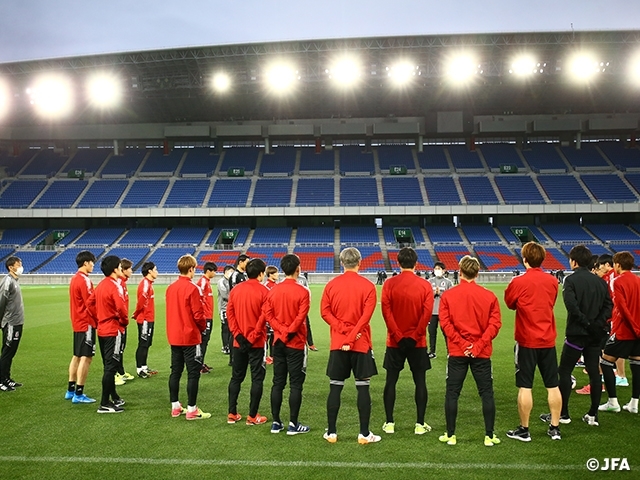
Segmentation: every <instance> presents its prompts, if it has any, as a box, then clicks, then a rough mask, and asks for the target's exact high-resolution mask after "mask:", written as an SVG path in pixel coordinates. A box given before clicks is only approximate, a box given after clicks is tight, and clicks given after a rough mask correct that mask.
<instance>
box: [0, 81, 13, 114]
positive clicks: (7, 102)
mask: <svg viewBox="0 0 640 480" xmlns="http://www.w3.org/2000/svg"><path fill="white" fill-rule="evenodd" d="M10 106H11V90H10V89H9V84H8V83H7V82H6V81H4V80H3V79H0V120H2V119H3V118H4V117H5V116H6V115H7V113H9V108H10Z"/></svg>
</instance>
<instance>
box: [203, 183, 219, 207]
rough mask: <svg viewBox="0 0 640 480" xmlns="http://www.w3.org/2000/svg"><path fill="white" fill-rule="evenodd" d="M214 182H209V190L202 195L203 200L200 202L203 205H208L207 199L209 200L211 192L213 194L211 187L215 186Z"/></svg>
mask: <svg viewBox="0 0 640 480" xmlns="http://www.w3.org/2000/svg"><path fill="white" fill-rule="evenodd" d="M215 183H216V182H215V181H210V182H209V188H208V189H207V193H205V194H204V200H203V202H202V204H203V205H205V206H206V205H209V199H210V198H211V192H213V186H214V185H215Z"/></svg>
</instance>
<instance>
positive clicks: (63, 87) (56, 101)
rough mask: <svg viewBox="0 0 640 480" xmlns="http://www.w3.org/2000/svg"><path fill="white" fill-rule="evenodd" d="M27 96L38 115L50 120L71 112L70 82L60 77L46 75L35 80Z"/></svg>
mask: <svg viewBox="0 0 640 480" xmlns="http://www.w3.org/2000/svg"><path fill="white" fill-rule="evenodd" d="M27 95H28V97H29V101H30V103H31V105H33V106H34V107H35V109H36V111H37V112H38V114H39V115H41V116H43V117H47V118H50V119H55V118H61V117H64V116H66V115H68V114H69V113H71V111H72V110H73V106H74V105H73V103H74V102H73V89H72V86H71V81H70V80H69V79H67V78H66V77H63V76H62V75H56V74H48V75H44V76H42V77H40V78H38V79H36V81H35V83H34V84H33V86H32V87H29V88H27Z"/></svg>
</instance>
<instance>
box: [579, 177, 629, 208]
mask: <svg viewBox="0 0 640 480" xmlns="http://www.w3.org/2000/svg"><path fill="white" fill-rule="evenodd" d="M580 178H581V179H582V181H583V182H584V184H585V185H586V186H587V188H588V189H589V190H591V194H592V195H593V196H594V197H595V198H596V200H598V201H599V202H636V201H637V200H638V198H637V197H636V196H635V195H634V193H633V192H632V191H631V190H629V187H627V185H626V184H625V183H624V182H623V181H622V179H621V178H620V177H618V175H615V174H602V175H581V176H580Z"/></svg>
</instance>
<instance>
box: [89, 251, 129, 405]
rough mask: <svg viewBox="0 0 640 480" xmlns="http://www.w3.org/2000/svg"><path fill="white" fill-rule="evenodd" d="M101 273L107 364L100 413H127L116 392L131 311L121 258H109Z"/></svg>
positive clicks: (99, 304)
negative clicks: (117, 374) (117, 375)
mask: <svg viewBox="0 0 640 480" xmlns="http://www.w3.org/2000/svg"><path fill="white" fill-rule="evenodd" d="M100 270H102V273H103V274H104V276H105V278H104V280H102V281H101V282H100V283H99V284H98V286H97V287H96V291H95V295H96V314H97V317H98V343H99V344H100V354H101V355H102V363H103V365H104V373H103V375H102V399H101V401H100V408H99V409H98V413H120V412H123V411H124V408H122V406H123V405H124V400H123V399H122V398H120V396H119V395H118V393H117V392H116V384H115V376H116V372H117V371H118V368H119V367H120V364H121V362H122V337H123V335H124V331H125V329H126V328H127V325H128V324H129V312H128V311H127V305H126V303H125V298H124V292H123V288H122V285H121V284H120V282H119V281H118V279H119V278H120V276H121V274H122V272H121V270H122V268H121V266H120V258H118V257H116V256H115V255H108V256H106V257H104V258H103V259H102V262H101V263H100Z"/></svg>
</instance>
